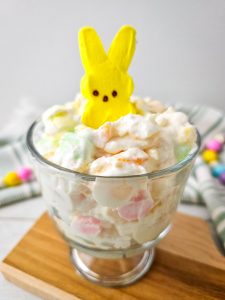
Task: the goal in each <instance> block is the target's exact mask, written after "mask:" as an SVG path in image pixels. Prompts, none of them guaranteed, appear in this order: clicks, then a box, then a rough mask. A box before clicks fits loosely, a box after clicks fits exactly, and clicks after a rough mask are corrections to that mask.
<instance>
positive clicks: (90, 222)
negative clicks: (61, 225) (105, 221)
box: [71, 216, 102, 236]
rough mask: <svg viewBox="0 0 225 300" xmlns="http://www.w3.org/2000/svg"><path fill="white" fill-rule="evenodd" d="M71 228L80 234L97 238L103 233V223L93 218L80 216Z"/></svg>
mask: <svg viewBox="0 0 225 300" xmlns="http://www.w3.org/2000/svg"><path fill="white" fill-rule="evenodd" d="M71 226H72V227H73V228H74V229H75V230H76V231H78V232H79V233H82V234H86V235H92V236H97V235H98V234H99V233H100V232H101V231H102V222H101V221H100V220H99V219H97V218H95V217H91V216H78V217H76V218H75V219H74V220H73V221H72V224H71Z"/></svg>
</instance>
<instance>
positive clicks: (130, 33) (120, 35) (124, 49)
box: [108, 25, 136, 72]
mask: <svg viewBox="0 0 225 300" xmlns="http://www.w3.org/2000/svg"><path fill="white" fill-rule="evenodd" d="M135 37H136V31H135V29H134V28H133V27H131V26H128V25H125V26H123V27H121V28H120V30H119V31H118V32H117V34H116V36H115V38H114V40H113V41H112V44H111V46H110V48H109V52H108V57H109V59H110V60H111V61H112V62H113V63H114V64H116V65H117V66H118V67H119V68H120V69H121V70H122V71H125V72H126V71H127V69H128V67H129V65H130V62H131V59H132V57H133V55H134V51H135V46H136V39H135Z"/></svg>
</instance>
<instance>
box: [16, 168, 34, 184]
mask: <svg viewBox="0 0 225 300" xmlns="http://www.w3.org/2000/svg"><path fill="white" fill-rule="evenodd" d="M17 174H18V176H19V177H20V179H21V180H22V181H24V182H26V181H29V180H31V179H32V176H33V172H32V170H31V169H30V168H21V169H19V170H18V172H17Z"/></svg>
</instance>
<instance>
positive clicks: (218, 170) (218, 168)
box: [212, 164, 225, 177]
mask: <svg viewBox="0 0 225 300" xmlns="http://www.w3.org/2000/svg"><path fill="white" fill-rule="evenodd" d="M222 173H225V165H222V164H217V165H215V166H213V167H212V174H213V176H215V177H219V176H220V175H221V174H222Z"/></svg>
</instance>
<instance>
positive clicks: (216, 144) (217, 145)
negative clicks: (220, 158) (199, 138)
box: [205, 139, 223, 152]
mask: <svg viewBox="0 0 225 300" xmlns="http://www.w3.org/2000/svg"><path fill="white" fill-rule="evenodd" d="M205 147H206V148H207V149H208V150H213V151H216V152H220V151H221V150H222V148H223V143H221V142H220V141H218V140H216V139H213V140H210V141H208V142H207V143H206V144H205Z"/></svg>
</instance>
